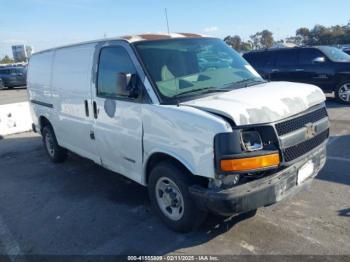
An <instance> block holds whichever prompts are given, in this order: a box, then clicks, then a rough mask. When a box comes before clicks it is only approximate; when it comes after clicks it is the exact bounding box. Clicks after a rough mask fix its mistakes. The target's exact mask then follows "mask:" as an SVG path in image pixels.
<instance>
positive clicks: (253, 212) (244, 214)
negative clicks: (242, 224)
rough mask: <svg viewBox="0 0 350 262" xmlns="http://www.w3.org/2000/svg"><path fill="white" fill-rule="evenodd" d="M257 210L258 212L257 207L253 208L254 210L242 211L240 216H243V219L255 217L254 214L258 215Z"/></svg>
mask: <svg viewBox="0 0 350 262" xmlns="http://www.w3.org/2000/svg"><path fill="white" fill-rule="evenodd" d="M257 212H258V210H257V209H253V210H250V211H248V212H245V213H242V214H240V215H239V216H240V218H242V219H249V218H252V217H254V216H255V215H256V213H257Z"/></svg>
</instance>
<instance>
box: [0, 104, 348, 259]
mask: <svg viewBox="0 0 350 262" xmlns="http://www.w3.org/2000/svg"><path fill="white" fill-rule="evenodd" d="M327 106H328V108H329V114H330V119H331V138H330V141H329V144H328V160H327V163H326V166H325V168H324V169H323V170H322V172H321V173H320V174H319V175H318V176H317V177H316V179H315V180H314V182H313V184H312V186H311V188H310V189H309V190H307V191H304V192H301V193H300V194H299V195H297V196H295V197H294V198H292V199H290V200H288V201H284V202H280V203H278V204H276V205H273V206H270V207H266V208H263V209H260V210H259V211H258V213H257V215H256V216H255V217H252V218H249V219H246V220H243V219H242V217H241V216H238V217H233V218H231V219H228V220H224V219H223V218H219V217H215V216H213V215H211V216H209V218H208V220H207V222H205V224H204V225H203V226H202V227H201V228H199V229H198V230H197V231H194V232H191V233H188V234H178V233H174V232H172V231H170V230H168V229H167V228H166V227H165V226H164V225H163V224H162V223H161V222H160V220H159V219H158V218H157V216H156V215H154V214H153V213H152V211H151V210H150V204H149V200H148V196H147V190H146V189H145V188H143V187H142V186H140V185H138V184H136V183H134V182H131V181H130V180H128V179H126V178H123V177H122V176H120V175H116V174H114V173H112V172H109V171H107V170H105V169H103V168H101V167H99V166H97V165H95V164H93V163H92V162H90V161H88V160H86V159H83V158H81V157H79V156H76V155H73V154H70V157H69V158H68V160H67V161H66V162H65V163H63V164H59V165H56V164H53V163H51V162H50V161H49V160H48V157H47V156H46V155H45V152H44V149H43V147H42V144H41V138H40V137H39V136H38V135H36V134H34V133H23V134H19V135H12V136H7V137H4V138H3V139H1V140H0V254H26V255H31V254H36V255H38V254H41V255H47V254H51V255H116V254H128V255H135V254H152V255H165V254H177V255H185V254H197V255H199V254H201V255H202V254H211V255H238V254H274V255H275V254H284V255H292V254H304V255H305V254H307V255H316V254H317V255H322V254H328V255H335V254H337V255H344V254H347V255H350V109H349V107H347V106H343V105H339V104H336V103H334V102H333V101H332V100H331V99H330V100H329V101H328V102H327Z"/></svg>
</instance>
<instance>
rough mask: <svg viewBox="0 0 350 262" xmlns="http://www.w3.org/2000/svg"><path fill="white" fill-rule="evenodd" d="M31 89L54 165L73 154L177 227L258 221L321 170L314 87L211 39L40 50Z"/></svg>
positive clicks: (318, 101)
mask: <svg viewBox="0 0 350 262" xmlns="http://www.w3.org/2000/svg"><path fill="white" fill-rule="evenodd" d="M28 91H29V97H30V102H31V108H32V114H33V119H34V123H33V129H34V130H35V131H37V132H40V133H41V135H42V137H43V142H44V145H45V148H46V150H47V152H48V155H49V157H50V158H51V160H52V161H54V162H62V161H63V160H64V159H65V158H66V156H67V150H69V151H72V152H74V153H76V154H79V155H81V156H83V157H85V158H88V159H91V160H92V161H94V162H95V163H97V164H99V165H101V166H103V167H105V168H107V169H109V170H112V171H114V172H116V173H119V174H122V175H124V176H126V177H128V178H130V179H132V180H134V181H136V182H137V183H140V184H141V185H144V186H147V187H148V190H149V197H150V200H151V204H152V206H153V208H154V210H155V211H156V213H157V214H158V215H159V216H160V217H161V219H162V220H163V221H164V222H165V223H166V224H167V225H168V226H170V227H171V228H172V229H174V230H177V231H183V232H184V231H188V230H191V229H192V228H193V227H194V226H195V225H198V223H199V221H201V220H203V218H204V217H205V214H206V212H207V211H212V212H216V213H218V214H221V215H231V214H237V213H250V214H254V212H255V211H256V209H257V208H259V207H263V206H266V205H270V204H273V203H276V202H278V201H279V200H281V199H284V198H285V197H287V196H291V195H293V194H295V193H296V192H298V191H299V190H300V189H301V188H304V187H305V186H306V185H309V184H310V181H311V180H312V179H313V178H314V177H315V176H316V175H317V173H318V172H319V171H320V169H321V168H322V167H323V165H324V163H325V158H326V141H327V139H328V136H329V123H328V116H327V111H326V109H325V104H324V101H325V96H324V94H323V93H322V91H321V90H320V89H319V88H318V87H316V86H312V85H307V84H296V83H289V82H270V83H269V82H266V81H264V80H263V79H262V78H261V77H260V76H259V74H257V73H256V71H255V70H254V69H253V68H252V67H251V66H250V65H249V64H248V63H247V62H246V61H245V60H244V59H243V58H242V57H241V56H240V55H238V54H237V53H236V52H235V51H234V50H233V49H232V48H230V47H228V46H227V45H226V44H225V43H224V42H223V41H221V40H219V39H216V38H210V37H202V36H200V35H195V34H170V35H151V34H144V35H137V36H125V37H120V38H115V39H103V40H98V41H91V42H86V43H79V44H75V45H70V46H64V47H59V48H54V49H50V50H46V51H42V52H38V53H36V54H34V55H33V56H32V58H31V59H30V63H29V69H28ZM132 193H133V192H130V194H132Z"/></svg>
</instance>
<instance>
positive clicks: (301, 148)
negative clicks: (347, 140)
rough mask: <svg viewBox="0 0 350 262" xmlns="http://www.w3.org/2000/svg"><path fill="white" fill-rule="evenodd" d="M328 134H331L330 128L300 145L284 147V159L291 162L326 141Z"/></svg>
mask: <svg viewBox="0 0 350 262" xmlns="http://www.w3.org/2000/svg"><path fill="white" fill-rule="evenodd" d="M328 135H329V129H327V130H325V131H323V132H322V133H321V134H319V135H317V136H315V137H313V138H311V139H309V140H307V141H304V142H302V143H300V144H298V145H295V146H291V147H288V148H286V149H283V150H282V152H283V155H284V160H285V161H286V162H289V161H292V160H294V159H297V158H298V157H300V156H302V155H304V154H306V153H307V152H309V151H311V150H312V149H314V148H316V147H317V146H319V145H320V144H322V142H324V141H325V140H326V139H327V137H328Z"/></svg>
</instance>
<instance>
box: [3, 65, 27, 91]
mask: <svg viewBox="0 0 350 262" xmlns="http://www.w3.org/2000/svg"><path fill="white" fill-rule="evenodd" d="M0 78H1V79H2V82H3V85H4V86H5V87H7V88H13V87H16V86H25V85H26V68H24V67H1V68H0Z"/></svg>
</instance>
